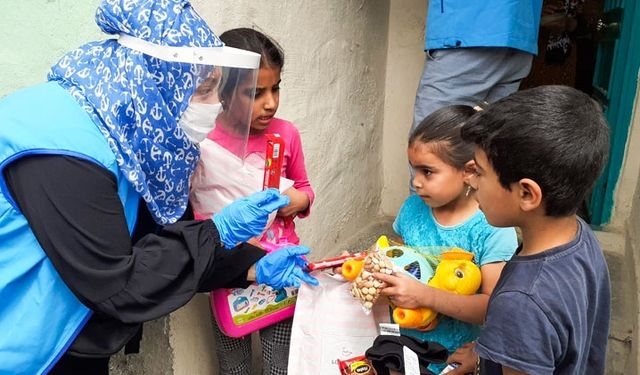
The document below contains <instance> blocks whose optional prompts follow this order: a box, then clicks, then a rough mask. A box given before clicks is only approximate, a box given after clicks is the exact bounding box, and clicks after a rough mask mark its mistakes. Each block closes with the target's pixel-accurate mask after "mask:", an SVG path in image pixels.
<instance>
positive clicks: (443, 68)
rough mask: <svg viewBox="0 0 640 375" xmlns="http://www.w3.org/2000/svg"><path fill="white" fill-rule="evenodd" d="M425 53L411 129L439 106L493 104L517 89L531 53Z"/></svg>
mask: <svg viewBox="0 0 640 375" xmlns="http://www.w3.org/2000/svg"><path fill="white" fill-rule="evenodd" d="M425 55H426V56H425V62H424V69H423V72H422V76H421V77H420V83H419V84H418V90H417V93H416V100H415V107H414V115H413V116H414V119H413V127H412V129H413V128H415V127H416V126H418V124H419V123H420V122H421V121H422V120H423V119H424V118H425V117H427V116H428V115H429V114H431V113H432V112H434V111H435V110H437V109H439V108H442V107H446V106H448V105H454V104H463V105H469V106H475V105H477V104H479V103H482V102H487V103H493V102H495V101H497V100H499V99H502V98H504V97H505V96H508V95H510V94H512V93H514V92H516V91H518V88H519V87H520V82H521V81H522V79H523V78H525V77H526V76H527V75H528V74H529V71H530V70H531V64H532V61H533V55H531V54H528V53H525V52H522V51H518V50H515V49H511V48H460V49H442V50H436V51H429V52H427V53H426V54H425Z"/></svg>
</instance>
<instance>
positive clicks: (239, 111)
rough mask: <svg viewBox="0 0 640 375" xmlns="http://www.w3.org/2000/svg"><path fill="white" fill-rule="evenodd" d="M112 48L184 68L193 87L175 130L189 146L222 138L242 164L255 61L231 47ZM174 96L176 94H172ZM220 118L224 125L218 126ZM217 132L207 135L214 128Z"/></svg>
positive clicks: (138, 42) (127, 39)
mask: <svg viewBox="0 0 640 375" xmlns="http://www.w3.org/2000/svg"><path fill="white" fill-rule="evenodd" d="M118 43H120V44H121V45H123V46H125V47H128V48H131V49H133V50H136V51H140V52H142V53H144V54H146V55H149V56H153V57H156V58H158V59H161V60H164V61H168V62H177V63H185V64H189V68H188V73H185V71H183V72H182V73H181V74H189V75H190V77H187V78H188V79H187V81H188V82H191V83H192V84H193V86H192V87H195V89H194V91H193V95H192V96H191V98H190V100H189V105H188V107H187V108H186V110H185V111H184V112H183V114H182V115H181V116H180V119H179V121H178V124H179V126H180V128H181V129H182V131H183V132H184V133H185V135H186V136H187V137H188V138H189V139H190V140H191V142H194V143H198V144H199V143H201V142H202V141H204V140H205V139H206V138H207V136H209V135H210V134H211V136H212V137H216V134H218V133H220V134H221V135H223V136H224V140H225V141H224V144H223V146H224V148H225V149H226V150H227V151H229V152H230V153H232V154H233V155H235V156H236V157H238V158H239V159H240V160H241V161H243V160H244V157H245V154H246V144H247V139H248V137H249V129H250V125H251V113H252V110H253V100H254V96H255V87H256V79H257V74H258V69H259V67H260V55H259V54H256V53H253V52H249V51H244V50H240V49H237V48H231V47H226V46H225V47H208V48H204V47H170V46H162V45H158V44H154V43H150V42H147V41H145V40H142V39H139V38H135V37H131V36H129V35H124V34H122V35H120V37H119V38H118ZM176 95H179V93H176ZM222 118H224V120H222ZM216 126H217V127H218V129H217V130H216V131H215V132H213V133H212V131H213V130H214V128H216Z"/></svg>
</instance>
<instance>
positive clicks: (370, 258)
mask: <svg viewBox="0 0 640 375" xmlns="http://www.w3.org/2000/svg"><path fill="white" fill-rule="evenodd" d="M354 262H356V261H354ZM359 262H361V264H358V265H357V266H356V267H361V270H360V272H359V274H358V276H356V278H355V280H353V285H352V287H351V295H352V296H353V297H355V298H357V299H358V300H359V301H360V302H361V303H362V308H363V310H364V311H365V313H367V314H369V313H370V312H371V308H372V307H373V304H374V303H376V301H377V300H378V298H379V297H380V291H381V290H382V289H384V288H385V287H386V286H387V284H386V283H385V282H384V281H380V280H378V279H376V278H374V277H373V273H374V272H381V273H385V274H387V275H390V274H391V273H393V264H392V263H391V262H390V261H389V259H387V257H386V256H384V255H382V254H381V253H380V252H379V251H378V250H377V248H376V249H375V250H374V251H371V252H369V254H367V256H366V257H365V258H364V260H363V261H359ZM349 267H352V265H350V264H347V263H345V265H343V269H345V268H349Z"/></svg>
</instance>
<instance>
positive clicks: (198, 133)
mask: <svg viewBox="0 0 640 375" xmlns="http://www.w3.org/2000/svg"><path fill="white" fill-rule="evenodd" d="M220 112H222V104H221V103H217V104H206V103H189V106H188V107H187V109H186V110H185V111H184V113H183V114H182V117H181V118H180V122H179V123H178V125H179V126H180V127H181V128H182V131H184V133H185V134H186V135H187V137H189V139H190V140H191V142H194V143H200V142H202V141H204V139H205V138H207V134H209V132H210V131H212V130H213V129H214V128H215V127H216V118H217V117H218V114H220Z"/></svg>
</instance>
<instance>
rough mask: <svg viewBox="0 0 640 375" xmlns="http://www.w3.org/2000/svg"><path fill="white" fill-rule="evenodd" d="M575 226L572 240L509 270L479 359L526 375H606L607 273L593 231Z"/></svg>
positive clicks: (521, 259) (496, 294) (518, 260)
mask: <svg viewBox="0 0 640 375" xmlns="http://www.w3.org/2000/svg"><path fill="white" fill-rule="evenodd" d="M578 223H579V229H578V233H577V235H576V238H575V239H573V240H572V241H571V242H569V243H567V244H565V245H561V246H558V247H555V248H552V249H549V250H547V251H545V252H543V253H539V254H536V255H531V256H518V255H516V256H514V257H513V258H512V259H511V260H510V261H509V262H508V263H507V265H506V266H505V267H504V269H503V270H502V274H501V276H500V279H499V280H498V283H497V285H496V287H495V289H494V290H493V294H492V295H491V298H490V300H489V308H488V311H487V319H486V323H485V325H484V330H483V332H482V335H481V336H480V339H479V340H478V342H477V344H476V350H477V352H478V353H479V355H480V357H482V358H483V359H486V360H490V361H493V362H496V363H499V364H500V365H502V366H504V367H508V368H513V369H515V370H518V371H522V372H526V373H528V374H542V375H544V374H604V373H605V355H606V352H607V341H608V335H609V319H610V314H611V286H610V281H609V271H608V268H607V263H606V261H605V259H604V255H603V253H602V250H601V248H600V245H599V243H598V240H597V238H596V237H595V235H594V233H593V231H592V230H591V228H589V225H588V224H586V223H585V222H584V221H582V220H581V219H578ZM500 373H501V372H500Z"/></svg>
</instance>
